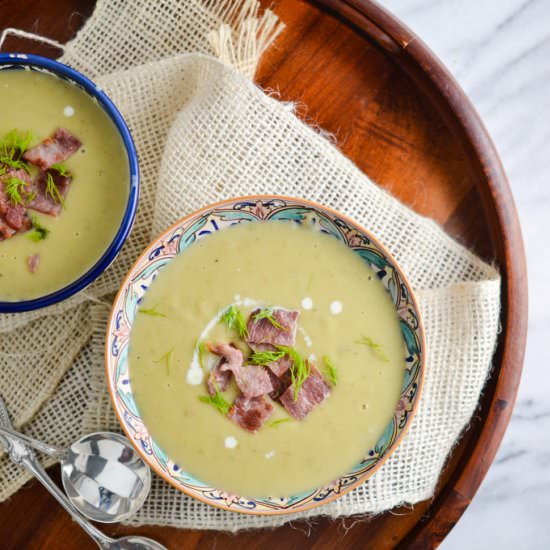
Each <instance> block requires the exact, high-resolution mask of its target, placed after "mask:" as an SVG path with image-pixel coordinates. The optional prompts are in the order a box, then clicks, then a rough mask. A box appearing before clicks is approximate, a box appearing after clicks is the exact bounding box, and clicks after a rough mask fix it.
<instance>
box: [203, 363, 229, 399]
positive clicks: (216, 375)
mask: <svg viewBox="0 0 550 550" xmlns="http://www.w3.org/2000/svg"><path fill="white" fill-rule="evenodd" d="M224 361H225V360H224V359H220V361H219V363H218V364H217V365H216V366H215V367H214V368H213V369H212V371H211V372H210V376H209V377H208V380H207V381H206V387H207V389H208V393H209V394H210V395H215V394H216V391H225V390H226V389H227V385H228V384H229V382H230V380H231V371H230V370H222V369H221V366H222V365H223V364H224Z"/></svg>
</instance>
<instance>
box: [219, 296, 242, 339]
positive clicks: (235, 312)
mask: <svg viewBox="0 0 550 550" xmlns="http://www.w3.org/2000/svg"><path fill="white" fill-rule="evenodd" d="M221 321H223V322H224V323H225V324H226V325H227V328H229V329H234V330H236V331H237V332H238V333H239V337H240V338H242V339H243V340H244V339H245V338H248V329H247V328H246V321H245V320H244V316H243V314H242V312H241V310H240V309H239V308H238V307H237V306H235V305H233V304H231V305H230V306H229V307H228V308H227V309H226V310H225V311H224V312H223V313H222V316H221Z"/></svg>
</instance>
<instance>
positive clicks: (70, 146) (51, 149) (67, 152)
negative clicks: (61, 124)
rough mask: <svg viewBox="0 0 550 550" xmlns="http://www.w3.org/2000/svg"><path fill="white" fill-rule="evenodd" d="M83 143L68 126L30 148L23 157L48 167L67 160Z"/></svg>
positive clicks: (37, 164)
mask: <svg viewBox="0 0 550 550" xmlns="http://www.w3.org/2000/svg"><path fill="white" fill-rule="evenodd" d="M81 145H82V143H81V142H80V140H79V139H78V138H77V137H75V136H74V135H73V134H71V132H69V130H67V129H66V128H58V129H57V130H56V131H55V132H54V133H53V135H51V136H50V137H48V138H46V139H45V140H44V141H43V142H42V143H39V144H38V145H37V146H36V147H33V148H32V149H29V150H28V151H27V152H26V153H25V154H24V155H23V158H24V159H25V160H27V161H29V162H31V163H32V164H34V165H36V166H38V167H39V168H41V169H42V170H46V169H48V168H49V167H50V166H51V165H52V164H58V163H60V162H63V161H65V160H67V159H68V158H69V157H70V156H72V155H74V153H76V152H77V151H78V149H80V146H81Z"/></svg>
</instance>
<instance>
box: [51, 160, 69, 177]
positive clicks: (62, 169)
mask: <svg viewBox="0 0 550 550" xmlns="http://www.w3.org/2000/svg"><path fill="white" fill-rule="evenodd" d="M48 170H55V171H56V172H57V173H58V174H59V175H60V176H63V177H64V178H66V177H69V176H70V175H71V173H70V172H69V170H68V169H67V167H66V166H65V165H64V164H63V163H61V162H59V163H57V164H52V165H51V166H50V167H49V168H48Z"/></svg>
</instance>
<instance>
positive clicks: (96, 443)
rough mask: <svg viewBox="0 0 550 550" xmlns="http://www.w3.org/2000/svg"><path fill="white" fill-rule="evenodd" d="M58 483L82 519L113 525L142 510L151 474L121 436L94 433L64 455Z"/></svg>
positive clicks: (75, 444) (149, 485) (71, 447)
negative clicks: (60, 481)
mask: <svg viewBox="0 0 550 550" xmlns="http://www.w3.org/2000/svg"><path fill="white" fill-rule="evenodd" d="M61 480H62V482H63V487H64V489H65V492H66V494H67V496H68V497H69V499H70V500H71V502H72V503H73V504H74V505H75V506H76V507H77V508H78V509H79V510H80V511H81V512H82V513H83V514H84V515H85V516H86V517H88V518H90V519H92V520H94V521H100V522H102V523H115V522H119V521H122V520H124V519H127V518H129V517H130V516H131V515H133V514H134V513H135V512H137V511H138V510H139V508H140V507H141V506H142V504H143V502H144V501H145V499H146V497H147V495H148V493H149V489H150V487H151V472H150V470H149V468H148V467H147V466H146V464H145V463H144V462H143V460H142V459H141V457H140V456H139V454H138V453H137V451H136V450H135V449H134V447H133V446H132V445H131V444H130V442H129V441H128V439H126V438H125V437H124V436H122V435H119V434H115V433H111V432H97V433H93V434H89V435H86V436H84V437H82V438H81V439H79V440H78V441H76V442H74V443H73V444H72V445H71V446H70V447H69V448H68V449H67V450H66V451H65V453H64V456H63V457H62V458H61Z"/></svg>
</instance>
